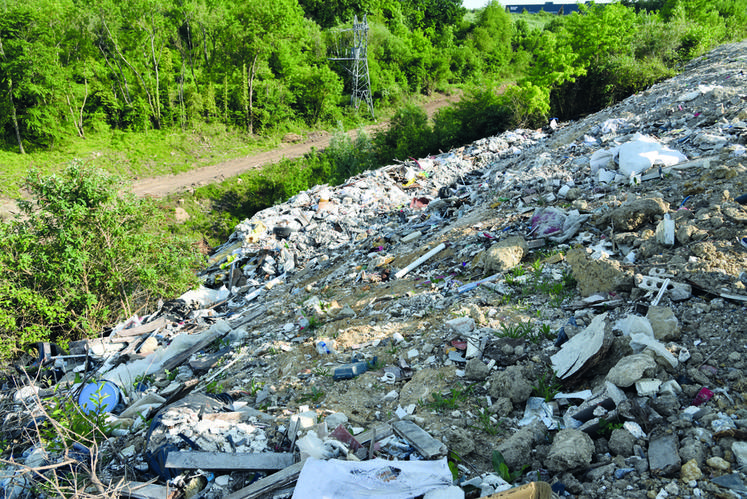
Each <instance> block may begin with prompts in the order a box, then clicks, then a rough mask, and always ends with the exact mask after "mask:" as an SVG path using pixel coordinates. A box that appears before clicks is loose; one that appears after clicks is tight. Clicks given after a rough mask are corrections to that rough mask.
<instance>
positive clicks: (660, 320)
mask: <svg viewBox="0 0 747 499" xmlns="http://www.w3.org/2000/svg"><path fill="white" fill-rule="evenodd" d="M646 318H647V319H648V321H649V322H650V323H651V329H653V332H654V338H656V339H657V340H659V341H671V340H676V339H678V338H679V337H680V325H679V321H678V320H677V316H676V315H674V312H673V311H672V309H671V308H669V307H662V306H656V307H649V308H648V312H646Z"/></svg>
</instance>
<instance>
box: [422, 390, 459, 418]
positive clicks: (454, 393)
mask: <svg viewBox="0 0 747 499" xmlns="http://www.w3.org/2000/svg"><path fill="white" fill-rule="evenodd" d="M470 393H472V387H468V388H463V387H462V386H459V387H457V388H452V389H451V390H450V391H449V394H448V395H443V394H441V393H438V392H433V393H432V394H431V397H432V398H433V402H428V403H424V402H421V405H425V406H427V407H428V408H429V409H432V410H434V411H436V412H443V411H445V410H449V409H456V408H457V407H458V406H459V403H460V402H461V401H463V400H465V399H466V398H467V397H468V396H469V394H470Z"/></svg>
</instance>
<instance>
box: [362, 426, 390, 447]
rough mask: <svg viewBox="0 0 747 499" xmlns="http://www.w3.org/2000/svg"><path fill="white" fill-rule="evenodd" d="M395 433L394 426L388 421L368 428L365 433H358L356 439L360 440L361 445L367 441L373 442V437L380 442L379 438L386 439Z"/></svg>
mask: <svg viewBox="0 0 747 499" xmlns="http://www.w3.org/2000/svg"><path fill="white" fill-rule="evenodd" d="M393 433H394V431H393V430H392V427H391V426H390V425H388V424H386V423H380V424H377V425H376V426H374V427H373V428H371V429H370V430H366V431H364V432H363V433H359V434H358V435H356V437H355V439H356V440H357V441H358V442H360V444H361V445H366V444H367V443H370V442H371V439H374V438H375V439H376V441H377V442H378V441H379V440H384V439H385V438H386V437H389V436H391V435H392V434H393Z"/></svg>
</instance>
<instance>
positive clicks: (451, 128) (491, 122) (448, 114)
mask: <svg viewBox="0 0 747 499" xmlns="http://www.w3.org/2000/svg"><path fill="white" fill-rule="evenodd" d="M512 115H513V111H512V110H511V109H510V108H509V107H507V106H506V103H505V102H504V101H503V100H502V99H501V97H500V95H499V94H498V92H497V91H495V90H494V89H492V88H488V89H477V90H473V91H472V92H471V93H470V94H468V95H467V96H465V97H464V98H463V99H462V100H461V101H459V102H458V103H457V104H455V105H454V106H451V107H446V108H443V109H441V110H439V111H438V113H436V116H435V118H434V125H433V129H434V135H435V138H436V142H437V143H438V146H439V147H440V148H441V149H442V150H446V149H448V148H450V147H454V146H461V145H464V144H467V143H469V142H472V141H473V140H477V139H479V138H482V137H487V136H490V135H495V134H498V133H501V132H503V131H505V130H508V129H510V128H513V127H514V125H515V123H514V122H513V121H512Z"/></svg>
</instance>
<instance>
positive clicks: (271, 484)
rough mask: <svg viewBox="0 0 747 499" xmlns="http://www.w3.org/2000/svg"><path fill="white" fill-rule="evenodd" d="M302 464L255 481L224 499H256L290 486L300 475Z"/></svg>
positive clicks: (299, 463)
mask: <svg viewBox="0 0 747 499" xmlns="http://www.w3.org/2000/svg"><path fill="white" fill-rule="evenodd" d="M303 463H304V461H301V462H298V463H296V464H293V465H291V466H288V467H287V468H285V469H284V470H282V471H278V472H277V473H273V474H272V475H270V476H267V477H265V478H262V479H260V480H257V481H256V482H254V483H253V484H251V485H248V486H246V487H244V488H243V489H240V490H237V491H236V492H234V493H233V494H230V495H228V496H226V497H225V499H256V498H258V497H260V496H262V495H263V494H267V493H269V492H272V491H274V490H278V489H282V488H284V487H287V486H288V485H292V484H294V483H295V482H296V480H298V475H300V474H301V469H303Z"/></svg>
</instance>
